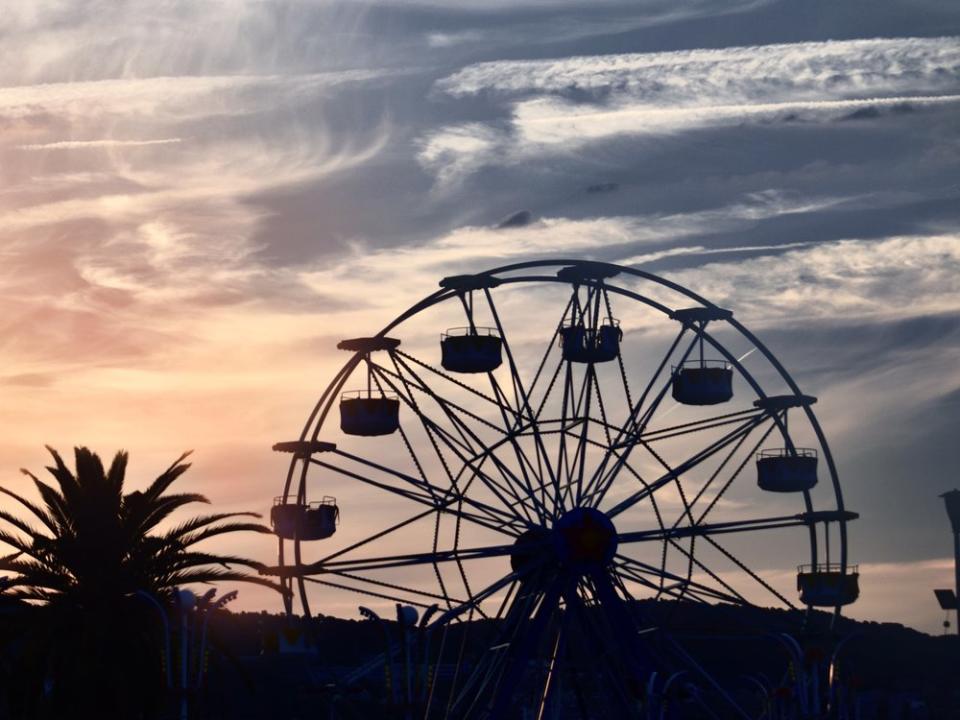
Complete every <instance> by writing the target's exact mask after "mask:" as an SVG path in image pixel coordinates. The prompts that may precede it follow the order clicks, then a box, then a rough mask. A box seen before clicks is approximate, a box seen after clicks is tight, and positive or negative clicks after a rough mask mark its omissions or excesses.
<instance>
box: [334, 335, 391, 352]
mask: <svg viewBox="0 0 960 720" xmlns="http://www.w3.org/2000/svg"><path fill="white" fill-rule="evenodd" d="M398 347H400V341H399V340H397V339H396V338H390V337H385V336H378V337H364V338H351V339H350V340H341V341H340V342H338V343H337V349H338V350H349V351H350V352H362V353H370V352H377V351H378V350H388V351H389V350H396V349H397V348H398Z"/></svg>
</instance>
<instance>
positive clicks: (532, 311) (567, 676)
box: [271, 260, 859, 718]
mask: <svg viewBox="0 0 960 720" xmlns="http://www.w3.org/2000/svg"><path fill="white" fill-rule="evenodd" d="M338 347H339V348H340V349H341V350H343V351H346V352H347V353H349V356H348V359H347V361H346V363H345V364H344V365H343V366H342V368H341V369H340V371H339V372H338V373H337V374H336V375H335V376H334V377H333V379H332V380H331V381H330V383H329V385H327V387H326V389H324V390H323V392H322V393H321V394H320V399H319V400H318V401H317V403H316V405H315V407H314V409H313V411H312V412H311V413H310V416H309V418H308V420H307V422H306V425H305V427H304V429H303V432H302V433H301V435H300V437H299V439H298V440H295V441H290V442H283V443H278V444H277V445H276V446H275V449H276V450H279V451H282V452H288V453H291V455H292V458H291V462H290V466H289V471H288V473H287V476H286V480H285V482H284V484H283V488H282V492H281V494H280V496H279V497H278V498H276V500H275V503H274V507H273V509H272V512H271V521H272V524H273V527H274V530H275V532H276V534H277V536H278V538H279V564H278V567H277V568H274V569H273V570H274V572H276V574H278V575H279V576H280V578H281V582H282V583H283V584H284V585H285V587H287V588H288V589H289V590H290V591H291V592H290V596H289V598H288V600H287V611H288V612H293V611H297V612H302V613H303V615H305V616H307V617H310V616H311V615H312V614H313V613H314V612H315V611H316V610H317V609H328V608H330V607H335V608H336V607H343V608H346V607H352V606H355V605H356V600H357V598H358V596H366V601H365V602H368V604H369V603H374V604H375V603H381V604H386V603H401V604H403V605H409V606H414V607H420V608H422V609H424V610H425V611H426V612H425V616H424V627H425V629H426V632H428V633H432V637H433V638H434V644H433V650H432V654H428V655H429V658H428V659H427V660H425V662H429V663H430V665H431V668H432V672H431V674H430V681H429V683H428V685H429V687H425V690H424V702H423V703H422V705H421V706H420V707H419V709H418V711H417V713H418V714H417V715H416V716H418V717H425V718H443V717H451V718H513V717H517V718H522V717H538V718H542V717H559V716H560V715H559V714H558V713H559V710H556V708H559V707H561V706H562V705H563V704H565V703H568V702H569V703H572V705H573V706H580V707H581V709H582V708H583V706H584V704H587V705H590V704H591V703H594V702H597V703H599V702H603V703H608V704H611V707H614V708H619V707H624V708H628V709H629V708H635V707H636V703H641V704H642V702H643V700H642V698H643V697H645V696H648V695H649V694H650V693H652V692H653V690H654V689H655V688H656V687H657V686H658V685H657V684H658V683H659V684H660V686H661V687H662V686H664V685H665V684H669V682H670V681H671V680H672V679H673V678H675V677H678V676H679V674H682V673H688V674H689V677H690V678H691V682H690V684H689V686H690V687H694V686H696V687H699V688H701V689H702V693H703V694H704V695H706V694H712V695H714V696H717V697H719V698H720V700H719V701H718V702H720V703H721V704H723V703H724V702H727V703H729V705H730V706H731V707H732V708H733V710H732V711H731V712H732V715H731V716H738V712H742V711H740V710H739V708H738V707H737V704H736V701H735V700H734V699H732V698H731V697H730V696H729V694H728V693H726V692H725V690H724V688H723V682H721V681H719V680H718V679H717V678H716V677H713V676H712V675H711V671H710V669H709V668H706V667H705V666H704V665H703V663H701V662H699V661H698V659H697V657H695V655H694V654H693V653H691V652H690V650H689V648H685V647H683V645H682V643H681V642H680V641H678V640H675V639H672V638H670V637H666V638H665V637H664V635H665V634H666V633H665V631H664V630H663V629H662V628H659V627H658V626H656V624H654V623H653V622H652V621H651V620H650V618H649V614H648V613H647V611H646V610H645V608H648V607H649V606H650V603H651V602H660V603H662V604H667V605H671V606H672V605H676V604H679V603H691V602H692V603H705V604H711V605H717V604H720V605H724V606H729V605H739V606H750V605H760V606H770V605H773V606H775V607H780V608H785V609H791V608H792V609H796V610H800V609H803V608H807V609H811V608H825V609H830V610H832V611H833V612H834V613H835V614H839V612H840V609H841V608H842V607H843V606H845V605H848V604H850V603H852V602H854V601H855V600H856V599H857V596H858V594H859V589H858V573H857V568H856V566H854V565H851V564H850V562H849V559H848V555H847V523H848V522H849V521H851V520H853V519H855V518H856V517H857V515H856V513H853V512H850V511H848V510H847V509H846V508H845V506H844V502H843V496H842V493H841V486H840V482H839V478H838V475H837V470H836V467H835V465H834V460H833V457H832V456H831V454H830V450H829V447H828V445H827V441H826V438H825V436H824V433H823V431H822V429H821V427H820V425H819V423H818V422H817V418H816V416H815V415H814V412H813V405H814V404H815V402H816V398H815V397H812V396H810V395H806V394H804V393H803V392H801V390H800V388H799V387H798V386H797V384H796V383H795V382H794V380H793V379H792V378H791V377H790V375H789V374H788V373H787V371H786V370H785V369H784V367H783V366H782V365H781V363H780V362H779V361H778V360H777V359H776V358H775V357H774V356H773V355H772V354H771V353H770V352H769V350H767V348H766V347H765V346H764V345H763V344H761V343H760V341H759V340H758V339H757V338H756V337H755V336H754V335H753V334H752V333H751V332H750V331H749V330H747V329H746V328H745V327H744V326H743V325H742V324H740V323H739V322H738V321H737V320H736V319H735V318H734V316H733V313H732V312H731V310H728V309H724V308H720V307H718V306H716V305H714V304H712V303H711V302H709V301H708V300H706V299H704V298H702V297H700V296H699V295H697V294H695V293H694V292H692V291H690V290H688V289H686V288H684V287H681V286H679V285H677V284H675V283H673V282H671V281H669V280H667V279H664V278H661V277H657V276H655V275H652V274H650V273H647V272H645V271H643V270H639V269H636V268H631V267H621V266H617V265H612V264H607V263H598V262H590V261H578V260H558V261H549V262H548V261H538V262H526V263H519V264H514V265H508V266H504V267H500V268H496V269H493V270H488V271H485V272H481V273H478V274H474V275H458V276H453V277H447V278H444V279H443V280H441V281H440V289H439V290H437V291H436V292H433V293H432V294H430V295H428V296H427V297H425V298H424V299H423V300H421V301H420V302H418V303H417V304H415V305H414V306H413V307H411V308H410V309H408V310H407V311H405V312H403V313H402V314H401V315H399V316H398V317H397V318H396V319H395V320H393V321H392V322H390V323H389V324H388V325H386V327H384V328H383V329H382V330H381V331H380V332H379V333H376V334H375V335H371V336H369V337H360V338H353V339H345V340H343V341H341V342H340V343H339V345H338ZM334 497H336V499H334ZM341 511H342V513H343V522H342V524H341V522H340V520H341V517H340V516H341ZM785 564H790V565H791V566H793V565H796V566H798V569H797V572H796V574H795V575H791V576H789V577H788V576H787V574H785V573H784V572H783V570H782V568H783V567H784V565H785ZM351 603H352V605H351ZM645 603H646V604H645ZM471 627H476V628H480V629H478V630H476V631H473V630H469V628H471ZM468 631H469V632H474V637H473V639H467V635H468ZM481 632H486V633H487V635H486V636H484V638H483V639H482V640H477V639H476V634H477V633H481ZM571 698H572V699H571ZM601 698H602V700H601ZM618 703H619V704H618ZM550 708H554V711H553V712H554V714H553V715H551V714H550ZM610 712H611V713H612V714H608V715H607V716H608V717H617V716H624V717H627V716H632V715H626V714H625V715H617V713H618V712H622V711H620V710H611V711H610ZM631 712H632V711H631ZM570 715H571V716H572V717H577V715H576V713H573V712H572V713H571V714H570ZM413 716H414V715H411V717H413ZM564 716H566V715H564ZM719 716H721V717H725V716H726V715H724V714H723V713H720V714H719ZM583 717H591V715H589V714H587V715H583ZM598 717H599V716H598Z"/></svg>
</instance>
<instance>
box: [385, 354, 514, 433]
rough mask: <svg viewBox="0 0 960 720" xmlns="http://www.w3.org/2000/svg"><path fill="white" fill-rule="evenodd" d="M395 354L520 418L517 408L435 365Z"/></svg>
mask: <svg viewBox="0 0 960 720" xmlns="http://www.w3.org/2000/svg"><path fill="white" fill-rule="evenodd" d="M393 354H394V355H396V356H398V357H401V358H403V359H404V360H405V361H407V362H408V363H411V364H413V365H418V366H420V367H421V368H423V369H424V370H429V371H430V372H432V373H434V374H435V375H437V376H438V377H441V378H443V379H444V380H446V381H448V382H451V383H453V384H454V385H456V386H458V387H459V388H461V389H463V390H465V391H467V392H469V393H471V394H472V395H474V396H476V397H478V398H481V399H482V400H485V401H486V402H487V403H489V404H490V405H493V406H495V407H502V408H504V409H505V410H506V411H507V412H508V413H511V414H513V415H514V416H515V417H517V418H519V417H520V413H518V412H517V410H516V409H515V408H513V407H511V406H510V405H506V406H505V405H504V404H503V403H502V402H501V401H500V400H498V399H497V398H495V397H490V396H489V395H487V394H486V393H482V392H480V391H479V390H477V389H476V388H475V387H473V386H471V385H468V384H467V383H465V382H462V381H461V380H458V379H457V378H455V377H453V376H452V375H450V374H449V373H446V372H443V371H442V370H440V369H439V368H436V367H434V366H433V365H430V364H429V363H426V362H424V361H423V360H421V359H419V358H417V357H415V356H413V355H411V354H410V353H406V352H403V351H401V350H399V349H397V350H395V351H394V353H393ZM464 412H466V411H464ZM481 422H483V420H482V419H481Z"/></svg>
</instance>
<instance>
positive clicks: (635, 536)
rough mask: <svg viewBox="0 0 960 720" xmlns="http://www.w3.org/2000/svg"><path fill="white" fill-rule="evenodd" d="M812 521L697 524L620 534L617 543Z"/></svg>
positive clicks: (776, 527) (786, 518)
mask: <svg viewBox="0 0 960 720" xmlns="http://www.w3.org/2000/svg"><path fill="white" fill-rule="evenodd" d="M809 524H810V519H809V518H808V517H807V516H806V514H800V515H780V516H778V517H769V518H752V519H750V520H732V521H729V522H720V523H711V524H709V525H707V524H695V525H688V526H682V527H676V526H674V527H670V528H666V529H654V530H637V531H634V532H625V533H620V534H619V535H618V536H617V542H619V543H620V544H627V543H636V542H650V541H654V542H662V541H664V540H679V539H681V538H689V537H707V536H709V535H728V534H731V533H740V532H754V531H757V530H779V529H781V528H789V527H801V526H808V525H809Z"/></svg>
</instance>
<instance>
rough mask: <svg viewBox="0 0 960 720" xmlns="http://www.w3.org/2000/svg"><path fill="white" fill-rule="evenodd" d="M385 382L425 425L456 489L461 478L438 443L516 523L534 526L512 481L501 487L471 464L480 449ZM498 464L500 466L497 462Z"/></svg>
mask: <svg viewBox="0 0 960 720" xmlns="http://www.w3.org/2000/svg"><path fill="white" fill-rule="evenodd" d="M383 379H384V381H385V382H386V383H387V385H389V387H390V389H391V390H393V392H395V393H397V395H399V396H400V397H401V398H403V399H404V401H405V402H406V403H407V405H408V406H409V407H410V408H411V409H412V410H413V411H414V412H415V413H416V414H417V416H418V418H419V419H420V422H421V424H422V425H423V427H424V431H425V432H426V434H427V437H428V438H429V440H430V444H431V445H432V447H433V449H434V452H435V453H436V455H437V458H438V460H439V461H440V464H441V465H442V466H443V468H444V471H445V473H446V474H447V477H448V479H449V481H450V483H451V485H452V486H455V485H456V477H457V476H456V475H455V474H454V473H453V472H452V471H451V469H450V466H449V464H448V462H447V458H446V457H445V456H444V454H443V452H442V451H441V449H440V446H439V445H438V444H437V442H438V441H439V442H442V443H443V444H444V446H445V447H446V448H447V450H448V451H449V452H451V453H453V454H454V455H455V456H456V457H457V459H458V460H459V461H460V462H461V463H463V464H464V465H466V466H467V467H469V469H470V470H471V472H472V473H473V474H474V475H475V476H476V477H477V478H478V479H479V480H480V481H481V482H482V483H483V484H484V485H485V486H486V487H487V488H488V489H489V490H490V492H491V493H493V495H495V496H496V497H497V499H498V500H499V501H500V502H501V503H502V504H503V507H504V509H505V510H506V511H507V513H508V514H510V515H512V516H513V517H514V518H515V519H516V520H519V521H521V522H525V523H528V524H529V523H530V522H531V518H530V515H529V513H528V512H527V509H528V505H527V503H526V502H524V500H523V499H522V498H521V497H520V496H519V495H518V494H517V492H516V490H515V489H513V488H512V487H509V481H508V486H507V487H505V486H503V485H501V484H500V483H498V482H497V481H496V480H495V479H493V478H492V477H491V476H490V475H488V474H487V473H485V472H483V471H482V470H481V469H480V467H479V466H478V465H476V464H471V463H470V461H469V457H470V456H471V455H475V454H476V448H475V447H474V446H473V445H471V444H468V443H467V441H466V438H465V437H462V438H459V439H458V438H456V437H455V436H453V435H451V434H450V432H449V431H447V430H445V429H444V428H443V427H441V426H440V425H439V424H438V423H437V422H436V421H435V420H433V419H432V418H430V417H429V416H428V415H427V414H426V413H425V412H424V411H423V410H422V409H421V408H420V407H419V405H418V403H417V402H416V400H415V399H414V398H413V397H412V395H408V394H406V393H405V390H404V388H401V387H400V386H399V385H397V384H395V383H394V382H393V381H392V379H391V378H390V377H389V375H386V374H385V375H384V376H383ZM441 406H442V403H441ZM447 417H448V419H450V420H451V421H452V422H454V424H455V425H456V427H457V428H458V430H459V429H461V428H462V427H463V426H462V424H457V422H456V420H455V419H454V416H452V414H450V413H448V414H447ZM477 441H478V442H479V438H477ZM465 453H466V454H465ZM495 464H497V463H496V462H495ZM498 468H499V469H503V465H502V464H500V465H498ZM514 480H515V478H514ZM504 493H506V494H507V495H510V496H511V497H510V499H508V498H506V497H504ZM517 507H521V508H523V514H521V513H519V512H518V511H517Z"/></svg>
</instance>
